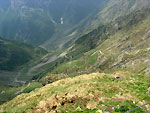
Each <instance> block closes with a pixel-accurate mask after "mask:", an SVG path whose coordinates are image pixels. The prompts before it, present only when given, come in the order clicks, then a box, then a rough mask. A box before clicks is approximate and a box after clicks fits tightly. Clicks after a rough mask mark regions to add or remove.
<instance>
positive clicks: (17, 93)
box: [15, 83, 30, 96]
mask: <svg viewBox="0 0 150 113" xmlns="http://www.w3.org/2000/svg"><path fill="white" fill-rule="evenodd" d="M29 86H30V83H28V85H27V86H26V87H24V88H22V89H21V90H20V91H18V92H16V93H15V96H17V95H19V94H20V93H22V92H23V91H24V90H25V89H26V88H28V87H29Z"/></svg>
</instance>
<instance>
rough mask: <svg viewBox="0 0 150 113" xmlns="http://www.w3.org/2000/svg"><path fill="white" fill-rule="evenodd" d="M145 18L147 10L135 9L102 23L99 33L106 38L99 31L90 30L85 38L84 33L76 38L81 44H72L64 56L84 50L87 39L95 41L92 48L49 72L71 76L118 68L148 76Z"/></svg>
mask: <svg viewBox="0 0 150 113" xmlns="http://www.w3.org/2000/svg"><path fill="white" fill-rule="evenodd" d="M127 17H128V18H127ZM149 18H150V13H149V10H143V11H136V12H133V13H132V14H130V15H127V16H124V17H121V18H118V19H116V20H115V21H113V22H111V23H110V24H108V25H107V26H105V27H104V28H105V29H106V30H104V31H103V33H102V34H105V35H106V36H107V38H104V39H105V40H103V41H102V40H101V38H102V35H98V34H99V32H98V33H97V32H91V34H92V33H93V34H92V35H90V36H89V37H88V35H87V37H85V38H84V37H81V39H80V38H79V39H78V40H82V41H81V42H82V43H81V45H78V44H75V45H74V46H73V48H74V49H73V50H70V51H68V52H67V54H66V56H67V58H68V57H70V58H72V56H73V55H74V54H72V53H75V52H78V50H79V49H81V48H82V47H83V48H84V49H85V50H86V49H87V48H88V47H90V46H89V43H87V42H88V41H86V40H89V39H91V38H92V41H94V40H96V41H95V45H96V46H95V47H96V48H95V49H94V48H91V49H92V50H91V51H89V52H87V53H84V55H83V57H79V58H76V59H72V61H70V62H66V63H63V64H61V65H58V66H56V68H55V69H53V70H51V71H50V73H54V74H55V73H56V74H58V73H65V74H68V75H70V76H71V75H73V74H75V75H78V74H80V73H90V72H93V71H96V72H97V71H100V72H111V71H114V70H119V69H121V70H128V71H131V72H134V73H141V74H146V75H149V74H150V72H149V68H150V63H149V59H150V56H149V50H150V49H149V47H150V45H149V41H150V40H149V36H150V34H149V29H150V28H149V25H150V23H149ZM105 35H104V36H105ZM85 36H86V35H85ZM85 39H86V40H85ZM97 39H98V40H97ZM84 40H85V41H84ZM84 42H85V43H84ZM78 47H79V49H78ZM80 47H81V48H80ZM77 55H78V54H77Z"/></svg>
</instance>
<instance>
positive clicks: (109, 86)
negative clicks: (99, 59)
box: [0, 72, 150, 113]
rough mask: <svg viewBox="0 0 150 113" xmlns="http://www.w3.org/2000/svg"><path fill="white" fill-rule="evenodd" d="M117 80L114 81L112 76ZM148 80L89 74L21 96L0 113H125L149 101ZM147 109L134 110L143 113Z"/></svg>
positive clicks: (7, 104)
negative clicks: (103, 112) (106, 112)
mask: <svg viewBox="0 0 150 113" xmlns="http://www.w3.org/2000/svg"><path fill="white" fill-rule="evenodd" d="M116 75H117V76H119V77H120V78H118V79H117V78H115V76H116ZM149 81H150V77H149V76H143V75H133V74H130V73H128V72H115V73H113V74H105V73H92V74H84V75H80V76H78V77H75V78H67V79H64V80H60V81H57V82H54V83H52V84H49V85H46V86H44V87H42V88H40V89H36V90H34V91H32V92H30V93H28V94H21V95H19V96H17V97H16V98H14V99H13V100H11V101H10V102H7V103H5V104H3V105H1V106H0V110H1V112H19V113H20V112H28V113H33V112H34V113H42V112H44V113H45V112H51V113H55V112H63V113H65V112H69V113H72V112H74V113H80V112H85V113H89V112H90V113H95V112H100V113H102V111H109V112H114V113H116V112H127V111H128V110H131V109H134V108H136V107H137V106H141V105H143V104H145V103H147V102H149V101H150V97H149V93H150V92H149V87H150V84H149ZM145 110H150V105H146V106H144V107H142V108H139V109H137V110H135V111H134V112H136V113H145Z"/></svg>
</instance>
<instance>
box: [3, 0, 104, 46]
mask: <svg viewBox="0 0 150 113" xmlns="http://www.w3.org/2000/svg"><path fill="white" fill-rule="evenodd" d="M0 2H1V5H0V6H1V8H0V9H1V10H0V11H1V12H0V13H1V16H0V26H1V27H0V34H1V35H2V37H4V38H6V39H15V40H22V41H27V42H30V43H33V44H36V45H40V44H43V43H44V42H45V41H47V40H48V39H50V38H51V37H52V36H53V35H55V33H56V34H58V33H62V32H66V31H67V30H69V29H71V28H72V27H73V26H74V25H76V24H77V23H79V22H80V21H81V20H82V19H84V18H85V17H86V16H87V15H88V14H90V13H91V12H92V10H94V9H95V7H96V6H97V5H98V4H99V3H101V0H100V1H99V0H95V2H93V1H92V0H88V1H87V0H84V1H76V0H70V1H65V0H64V1H62V0H45V1H42V0H38V1H35V0H32V1H30V0H21V1H20V0H6V1H0ZM61 17H62V18H63V19H64V24H63V25H61V22H60V19H61ZM62 30H63V31H62ZM65 30H66V31H65ZM59 31H61V32H59ZM10 37H11V38H10ZM54 38H55V37H54ZM57 38H58V37H57ZM56 40H58V39H56Z"/></svg>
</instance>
